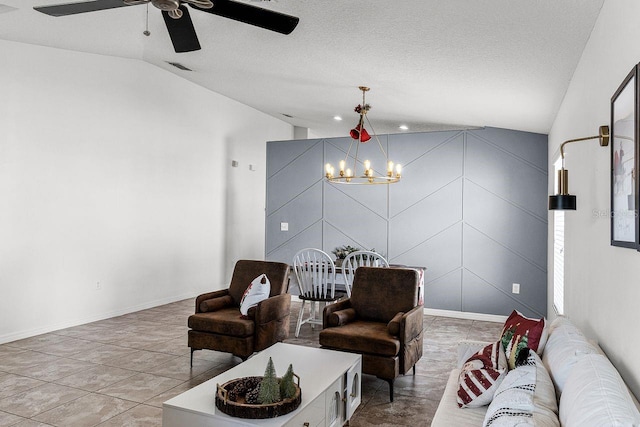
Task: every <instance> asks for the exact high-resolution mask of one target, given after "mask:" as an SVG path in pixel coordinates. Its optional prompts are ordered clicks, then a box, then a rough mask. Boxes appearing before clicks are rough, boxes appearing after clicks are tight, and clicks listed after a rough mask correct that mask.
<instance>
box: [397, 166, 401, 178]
mask: <svg viewBox="0 0 640 427" xmlns="http://www.w3.org/2000/svg"><path fill="white" fill-rule="evenodd" d="M401 172H402V165H401V164H400V163H398V164H397V165H396V176H397V177H398V178H400V173H401Z"/></svg>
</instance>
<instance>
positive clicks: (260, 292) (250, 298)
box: [240, 274, 271, 316]
mask: <svg viewBox="0 0 640 427" xmlns="http://www.w3.org/2000/svg"><path fill="white" fill-rule="evenodd" d="M263 282H264V283H263ZM269 292H271V282H269V278H268V277H267V275H266V274H261V275H259V276H258V277H256V278H255V279H253V280H252V281H251V283H250V284H249V286H248V287H247V290H246V291H244V295H242V300H240V313H242V315H243V316H246V315H247V312H248V311H249V308H251V307H253V306H255V305H258V303H259V302H260V301H264V300H266V299H267V298H269Z"/></svg>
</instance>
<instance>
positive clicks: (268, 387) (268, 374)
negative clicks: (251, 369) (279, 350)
mask: <svg viewBox="0 0 640 427" xmlns="http://www.w3.org/2000/svg"><path fill="white" fill-rule="evenodd" d="M280 400H281V399H280V385H279V384H278V377H276V368H275V367H274V366H273V360H271V358H269V363H267V369H266V370H265V371H264V377H263V378H262V382H261V383H260V392H259V393H258V403H262V404H270V403H276V402H279V401H280Z"/></svg>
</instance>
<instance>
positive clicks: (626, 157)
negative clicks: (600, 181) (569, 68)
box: [611, 65, 639, 249]
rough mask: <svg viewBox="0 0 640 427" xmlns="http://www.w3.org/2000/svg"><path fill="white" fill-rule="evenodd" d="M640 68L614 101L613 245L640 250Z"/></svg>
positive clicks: (612, 148) (612, 138) (612, 159)
mask: <svg viewBox="0 0 640 427" xmlns="http://www.w3.org/2000/svg"><path fill="white" fill-rule="evenodd" d="M638 77H639V76H638V66H637V65H636V66H635V67H634V68H633V70H631V72H630V73H629V74H628V75H627V77H626V78H625V79H624V81H623V82H622V84H621V85H620V87H619V88H618V90H617V91H616V93H615V94H614V95H613V97H612V98H611V140H612V144H611V244H612V245H613V246H622V247H627V248H636V249H637V248H638V218H637V215H636V212H637V207H638V200H637V194H638V192H637V185H638V184H637V181H638V180H637V173H636V171H637V160H636V157H637V156H636V153H637V151H638V150H637V144H638Z"/></svg>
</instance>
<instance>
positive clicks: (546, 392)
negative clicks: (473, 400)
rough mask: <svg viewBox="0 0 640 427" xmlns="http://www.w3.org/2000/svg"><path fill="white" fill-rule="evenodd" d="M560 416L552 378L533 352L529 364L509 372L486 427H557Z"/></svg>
mask: <svg viewBox="0 0 640 427" xmlns="http://www.w3.org/2000/svg"><path fill="white" fill-rule="evenodd" d="M557 413H558V406H557V404H556V399H555V392H554V388H553V383H552V382H551V378H550V377H549V374H548V373H547V371H546V369H545V368H544V364H543V363H542V361H541V360H540V357H539V356H538V355H537V354H536V353H535V352H533V351H530V352H529V355H528V357H527V359H526V362H525V363H524V364H523V365H521V366H518V367H516V368H514V369H512V370H511V371H509V373H508V374H507V376H506V377H505V379H504V380H503V381H502V383H501V384H500V386H499V387H498V389H497V390H496V393H495V395H494V397H493V401H492V402H491V404H489V408H488V409H487V413H486V415H485V418H484V424H483V426H487V427H488V426H492V427H497V426H509V427H511V426H516V425H517V426H529V425H530V426H542V427H557V426H559V425H560V423H559V421H558V415H557Z"/></svg>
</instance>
